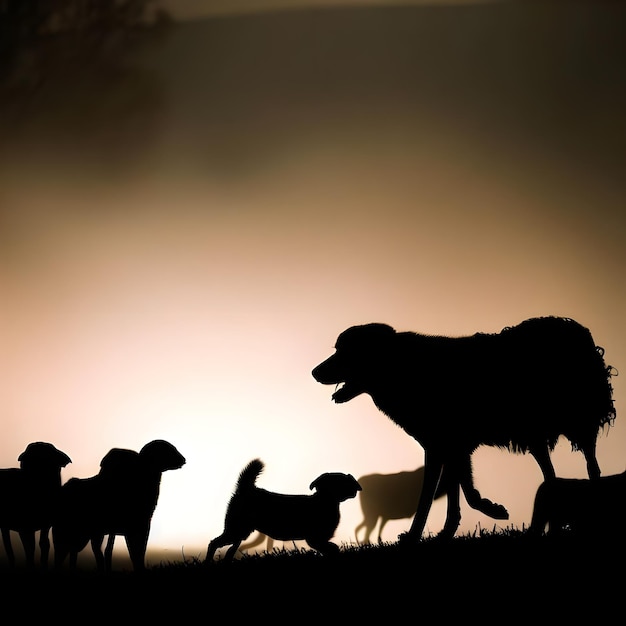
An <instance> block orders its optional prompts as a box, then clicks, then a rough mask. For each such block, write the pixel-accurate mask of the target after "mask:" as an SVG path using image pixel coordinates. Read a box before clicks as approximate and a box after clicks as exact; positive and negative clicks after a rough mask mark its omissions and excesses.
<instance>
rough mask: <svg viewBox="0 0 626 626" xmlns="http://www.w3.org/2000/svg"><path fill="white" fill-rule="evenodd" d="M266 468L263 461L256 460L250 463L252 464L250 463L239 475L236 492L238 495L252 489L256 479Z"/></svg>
mask: <svg viewBox="0 0 626 626" xmlns="http://www.w3.org/2000/svg"><path fill="white" fill-rule="evenodd" d="M264 467H265V464H264V463H263V461H261V459H254V460H253V461H250V463H248V465H246V466H245V467H244V468H243V469H242V470H241V473H240V474H239V478H238V479H237V487H236V490H235V491H236V493H241V492H242V491H244V492H245V491H248V490H250V489H252V488H253V487H254V484H255V483H256V479H257V478H258V476H259V474H260V473H261V472H262V471H263V469H264Z"/></svg>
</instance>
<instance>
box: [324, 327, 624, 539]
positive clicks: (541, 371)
mask: <svg viewBox="0 0 626 626" xmlns="http://www.w3.org/2000/svg"><path fill="white" fill-rule="evenodd" d="M613 373H614V372H613V370H612V368H611V367H610V366H607V365H606V364H605V362H604V350H603V348H601V347H599V346H596V344H595V342H594V340H593V337H592V335H591V333H590V332H589V330H588V329H587V328H585V327H584V326H582V325H581V324H579V323H578V322H575V321H574V320H572V319H569V318H562V317H540V318H533V319H529V320H525V321H523V322H522V323H520V324H518V325H516V326H511V327H507V328H504V329H503V330H502V331H501V332H499V333H492V334H488V333H476V334H474V335H471V336H466V337H446V336H433V335H423V334H419V333H415V332H397V331H396V330H395V329H394V328H392V327H391V326H389V325H387V324H382V323H371V324H364V325H361V326H353V327H351V328H348V329H347V330H345V331H344V332H342V333H341V334H340V335H339V337H338V339H337V342H336V344H335V352H334V354H332V355H331V356H330V357H328V358H327V359H326V360H324V361H323V362H321V363H320V364H319V365H317V366H316V367H315V368H314V369H313V371H312V375H313V378H315V380H317V381H318V382H319V383H322V384H325V385H340V387H338V388H337V390H336V391H335V392H334V393H333V395H332V399H333V401H334V402H337V403H343V402H348V401H350V400H352V399H353V398H355V397H357V396H359V395H361V394H363V393H365V394H369V395H370V397H371V398H372V400H373V402H374V404H375V405H376V406H377V407H378V408H379V409H380V411H381V412H382V413H384V414H385V415H387V416H388V417H389V418H390V419H391V420H393V421H394V422H395V423H396V424H398V425H399V426H400V427H402V428H403V429H404V430H405V431H406V432H407V433H408V434H410V435H411V436H412V437H413V438H414V439H416V440H417V441H418V442H419V443H420V444H421V445H422V447H423V448H424V457H425V463H424V466H425V474H424V483H423V487H422V493H421V497H420V498H419V500H418V498H417V494H416V497H415V501H416V503H417V505H416V513H415V516H414V518H413V521H412V523H411V526H410V529H409V531H408V532H407V533H405V534H404V535H402V536H401V537H400V539H401V540H402V541H403V542H405V543H415V542H418V541H419V540H420V539H421V537H422V533H423V531H424V527H425V525H426V520H427V518H428V514H429V512H430V508H431V505H432V502H433V498H434V496H435V493H436V490H437V487H438V484H439V481H440V479H441V480H443V481H444V484H445V485H446V491H447V501H448V507H447V514H446V521H445V523H444V526H443V529H442V530H441V532H440V533H439V536H440V537H444V538H450V537H453V536H454V535H455V533H456V531H457V529H458V527H459V523H460V521H461V509H460V488H462V489H463V493H464V495H465V499H466V500H467V503H468V504H469V505H470V506H471V507H472V508H474V509H477V510H479V511H481V512H482V513H484V514H486V515H489V516H490V517H493V518H495V519H508V512H507V511H506V509H505V508H504V507H503V506H502V505H500V504H497V503H493V502H491V501H490V500H488V499H486V498H482V497H481V495H480V493H479V492H478V490H477V489H475V488H474V486H473V478H472V470H471V455H472V453H473V452H474V450H476V448H478V447H479V446H481V445H490V446H498V447H500V448H503V449H507V450H509V451H511V452H515V453H525V452H530V454H532V455H533V457H534V458H535V460H536V461H537V463H538V464H539V467H540V468H541V471H542V473H543V476H544V479H546V480H547V479H549V478H553V477H554V476H555V470H554V466H553V464H552V460H551V458H550V452H551V451H552V450H553V449H554V447H555V446H556V443H557V441H558V439H559V438H560V437H561V436H565V437H567V438H568V439H569V441H570V443H571V444H572V449H573V450H580V451H582V453H583V454H584V456H585V460H586V463H587V472H588V475H589V477H590V478H597V477H599V476H600V466H599V465H598V461H597V458H596V440H597V437H598V433H599V431H600V430H601V429H602V428H603V427H605V426H607V427H609V426H611V425H612V424H613V422H614V420H615V408H614V406H613V398H612V393H613V388H612V386H611V382H610V379H611V376H612V375H613Z"/></svg>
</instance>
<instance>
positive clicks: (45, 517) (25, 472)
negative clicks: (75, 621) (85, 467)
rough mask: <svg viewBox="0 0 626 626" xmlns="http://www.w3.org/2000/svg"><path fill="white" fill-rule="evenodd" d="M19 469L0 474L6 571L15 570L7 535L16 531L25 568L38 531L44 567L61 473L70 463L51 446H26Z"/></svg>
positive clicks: (29, 564)
mask: <svg viewBox="0 0 626 626" xmlns="http://www.w3.org/2000/svg"><path fill="white" fill-rule="evenodd" d="M18 461H19V463H20V467H19V468H17V467H13V468H6V469H1V470H0V502H2V507H0V532H1V533H2V541H3V543H4V549H5V551H6V553H7V558H8V561H9V565H10V567H15V552H14V550H13V545H12V542H11V531H12V530H13V531H17V532H18V534H19V536H20V540H21V542H22V546H23V549H24V557H25V563H26V567H27V568H29V569H32V568H33V567H34V565H35V535H36V533H37V532H38V531H39V550H40V565H41V567H42V568H44V569H45V568H47V567H48V557H49V554H50V536H49V535H50V527H51V526H52V517H53V513H54V507H55V506H56V502H55V501H56V499H57V497H58V495H59V493H60V489H61V469H62V468H63V467H65V466H66V465H67V464H68V463H71V462H72V460H71V459H70V457H69V456H67V454H65V452H61V450H58V449H57V448H56V447H55V446H53V445H52V444H51V443H47V442H45V441H35V442H33V443H29V444H28V446H27V447H26V449H25V450H24V451H23V452H22V453H21V454H20V455H19V457H18Z"/></svg>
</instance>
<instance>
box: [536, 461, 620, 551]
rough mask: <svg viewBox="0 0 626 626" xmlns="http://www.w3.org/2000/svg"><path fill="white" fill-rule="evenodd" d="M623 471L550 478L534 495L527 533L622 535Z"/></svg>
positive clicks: (590, 536) (586, 537) (578, 535)
mask: <svg viewBox="0 0 626 626" xmlns="http://www.w3.org/2000/svg"><path fill="white" fill-rule="evenodd" d="M625 500H626V472H622V473H621V474H612V475H610V476H601V477H600V478H594V479H587V478H550V479H549V480H545V481H543V482H542V483H541V484H540V485H539V488H538V489H537V493H536V495H535V502H534V505H533V514H532V520H531V523H530V526H529V527H528V534H529V535H530V536H538V535H541V534H543V533H544V532H546V529H547V534H549V535H551V536H563V535H565V534H569V535H575V536H577V537H578V538H581V539H583V538H584V539H591V538H593V537H594V535H595V536H600V535H601V536H602V537H603V538H606V537H607V536H609V535H610V536H612V537H614V538H621V537H622V535H623V533H624V501H625Z"/></svg>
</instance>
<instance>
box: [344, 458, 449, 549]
mask: <svg viewBox="0 0 626 626" xmlns="http://www.w3.org/2000/svg"><path fill="white" fill-rule="evenodd" d="M358 482H359V484H360V485H361V487H362V491H361V492H360V493H359V502H360V505H361V511H362V512H363V520H362V521H361V522H360V523H359V524H358V525H357V527H356V528H355V529H354V534H355V537H356V540H357V541H359V533H360V532H361V530H363V531H364V532H363V539H362V541H361V543H370V538H371V535H372V533H373V532H374V530H375V528H376V526H377V525H378V523H379V522H380V526H378V537H377V540H378V543H382V534H383V529H384V528H385V525H386V524H387V522H388V521H390V520H398V519H408V518H411V517H413V515H415V508H416V506H417V500H418V499H419V497H420V495H421V493H422V487H423V485H424V466H421V467H418V468H417V469H416V470H413V471H410V472H409V471H407V472H398V473H396V474H367V475H365V476H361V477H360V478H359V479H358ZM444 495H445V487H444V485H443V484H441V483H440V485H439V487H438V489H437V492H436V494H435V499H439V498H442V497H443V496H444Z"/></svg>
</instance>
